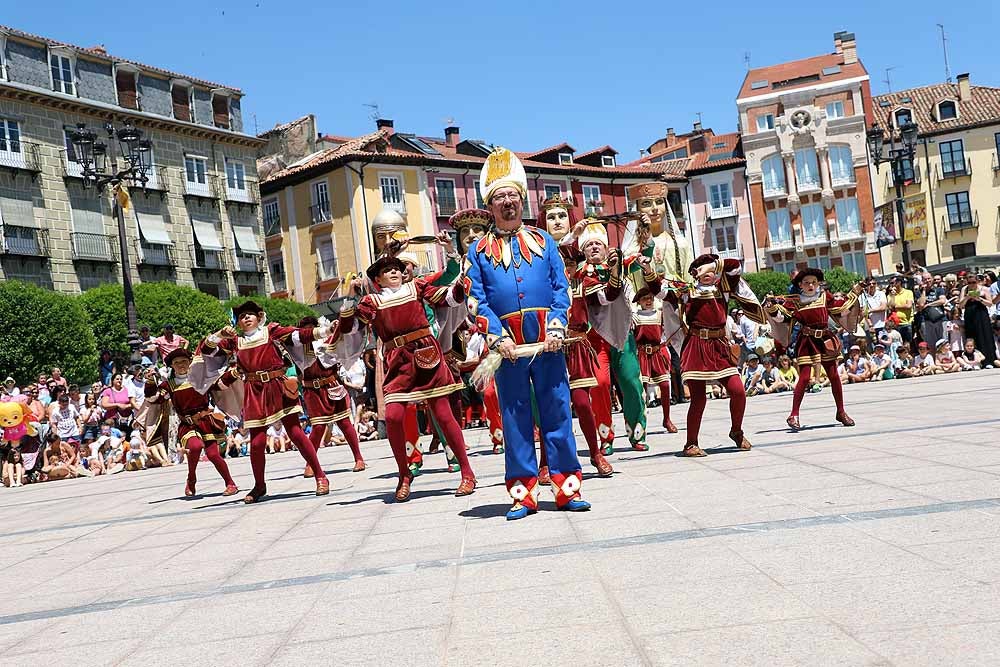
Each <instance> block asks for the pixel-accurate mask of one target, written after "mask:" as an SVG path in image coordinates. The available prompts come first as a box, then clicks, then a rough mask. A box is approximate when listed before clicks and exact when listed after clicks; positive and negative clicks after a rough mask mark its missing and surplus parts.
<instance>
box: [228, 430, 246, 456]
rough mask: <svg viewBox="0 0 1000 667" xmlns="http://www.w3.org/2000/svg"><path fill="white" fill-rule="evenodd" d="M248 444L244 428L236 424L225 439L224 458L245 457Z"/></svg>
mask: <svg viewBox="0 0 1000 667" xmlns="http://www.w3.org/2000/svg"><path fill="white" fill-rule="evenodd" d="M249 444H250V439H249V437H248V436H247V430H246V427H245V426H243V424H237V425H236V426H235V428H232V429H230V432H229V436H228V438H226V447H225V450H226V456H229V457H230V458H236V457H238V456H246V455H247V447H248V446H249Z"/></svg>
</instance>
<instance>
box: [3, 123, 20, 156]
mask: <svg viewBox="0 0 1000 667" xmlns="http://www.w3.org/2000/svg"><path fill="white" fill-rule="evenodd" d="M20 152H21V128H20V127H19V126H18V124H17V121H16V120H7V119H5V118H0V153H20Z"/></svg>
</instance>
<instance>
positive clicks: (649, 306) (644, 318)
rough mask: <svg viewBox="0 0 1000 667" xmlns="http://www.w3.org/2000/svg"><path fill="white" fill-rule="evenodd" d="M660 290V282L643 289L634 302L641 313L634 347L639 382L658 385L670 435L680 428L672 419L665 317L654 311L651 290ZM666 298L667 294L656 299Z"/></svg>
mask: <svg viewBox="0 0 1000 667" xmlns="http://www.w3.org/2000/svg"><path fill="white" fill-rule="evenodd" d="M658 287H659V281H656V282H654V283H653V284H652V285H651V287H643V288H642V289H640V290H639V291H638V292H637V293H636V295H635V297H634V298H633V299H632V300H633V301H634V302H635V303H637V304H638V305H639V310H638V311H636V313H635V314H634V315H633V316H632V322H633V324H634V325H635V329H634V331H635V343H636V347H637V351H638V354H639V379H640V380H642V384H643V385H644V386H648V385H651V384H655V385H656V386H657V387H659V388H660V405H661V406H662V407H663V428H665V429H667V433H677V427H676V426H674V422H673V421H671V419H670V373H671V367H670V352H669V351H668V350H667V343H666V342H665V341H664V340H663V314H662V313H661V312H660V309H659V308H656V307H655V302H654V294H653V292H652V291H651V290H653V289H657V288H658ZM657 296H658V297H659V298H660V299H665V298H667V293H666V292H665V291H660V292H659V294H658V295H657Z"/></svg>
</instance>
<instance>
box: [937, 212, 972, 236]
mask: <svg viewBox="0 0 1000 667" xmlns="http://www.w3.org/2000/svg"><path fill="white" fill-rule="evenodd" d="M946 223H947V224H946ZM941 227H943V228H944V230H945V233H948V232H961V231H964V230H966V229H977V228H978V227H979V211H962V212H960V213H959V214H958V215H951V214H950V213H949V214H948V215H942V216H941Z"/></svg>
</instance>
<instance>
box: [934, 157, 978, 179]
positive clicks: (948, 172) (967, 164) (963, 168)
mask: <svg viewBox="0 0 1000 667" xmlns="http://www.w3.org/2000/svg"><path fill="white" fill-rule="evenodd" d="M948 167H949V168H948V169H945V165H944V163H942V164H941V171H940V172H939V171H938V165H936V164H935V165H934V175H935V176H936V177H937V181H938V182H939V183H940V182H941V181H943V180H944V179H946V178H962V177H963V176H971V175H972V158H965V161H964V162H961V163H959V164H954V163H952V164H950V165H948Z"/></svg>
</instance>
